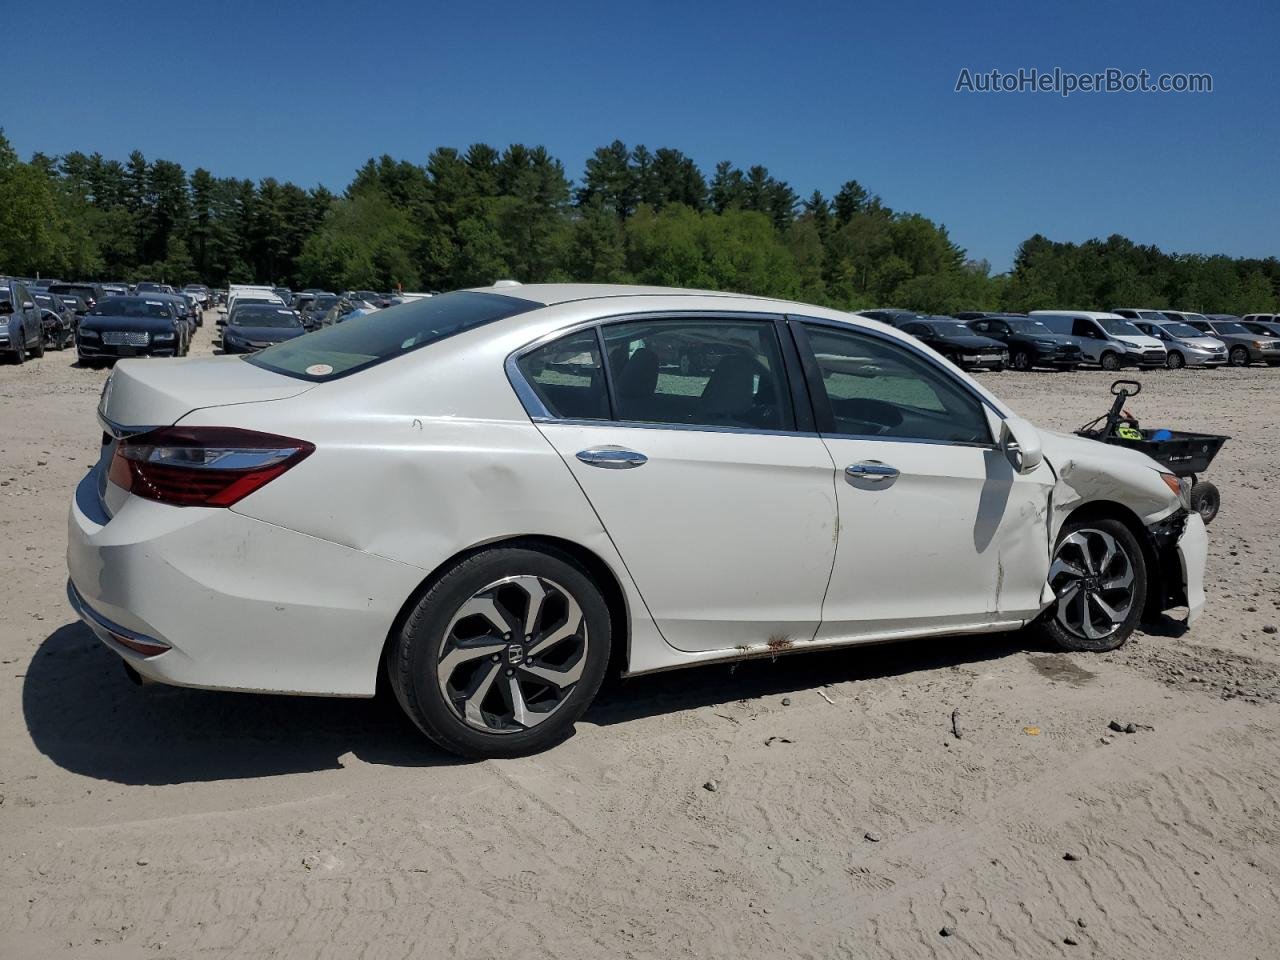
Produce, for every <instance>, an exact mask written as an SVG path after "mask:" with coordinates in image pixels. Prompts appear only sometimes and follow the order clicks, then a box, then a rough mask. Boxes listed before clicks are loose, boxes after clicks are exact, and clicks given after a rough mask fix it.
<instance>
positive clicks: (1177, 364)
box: [1164, 350, 1187, 370]
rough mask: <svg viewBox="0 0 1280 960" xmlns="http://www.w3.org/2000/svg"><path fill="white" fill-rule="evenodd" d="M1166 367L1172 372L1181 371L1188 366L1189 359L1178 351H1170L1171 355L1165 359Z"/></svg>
mask: <svg viewBox="0 0 1280 960" xmlns="http://www.w3.org/2000/svg"><path fill="white" fill-rule="evenodd" d="M1164 365H1165V366H1166V367H1168V368H1169V369H1170V370H1181V369H1182V368H1183V367H1185V366H1186V365H1187V359H1186V357H1184V356H1183V355H1182V354H1181V353H1179V352H1178V351H1177V350H1170V351H1169V355H1168V356H1167V357H1165V358H1164Z"/></svg>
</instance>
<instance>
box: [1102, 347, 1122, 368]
mask: <svg viewBox="0 0 1280 960" xmlns="http://www.w3.org/2000/svg"><path fill="white" fill-rule="evenodd" d="M1099 363H1100V364H1101V365H1102V369H1103V370H1119V369H1120V355H1119V354H1117V353H1112V352H1111V351H1110V350H1108V351H1107V352H1106V353H1104V354H1103V355H1102V359H1101V360H1100V361H1099Z"/></svg>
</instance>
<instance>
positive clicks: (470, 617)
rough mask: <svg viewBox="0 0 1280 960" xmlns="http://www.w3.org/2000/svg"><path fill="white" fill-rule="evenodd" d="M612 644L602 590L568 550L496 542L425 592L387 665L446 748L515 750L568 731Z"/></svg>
mask: <svg viewBox="0 0 1280 960" xmlns="http://www.w3.org/2000/svg"><path fill="white" fill-rule="evenodd" d="M535 605H536V607H535ZM468 609H470V610H471V612H470V613H468V612H467V610H468ZM531 624H532V630H531V631H530V632H526V631H527V630H528V629H529V627H530V625H531ZM557 637H558V639H553V638H557ZM548 641H550V643H548ZM609 645H610V622H609V609H608V606H607V605H606V603H605V600H604V596H603V595H602V594H601V592H600V590H599V588H598V587H597V586H596V585H595V583H594V582H593V581H592V580H591V578H590V576H589V575H588V574H587V573H586V571H585V570H583V569H582V568H581V567H580V566H579V565H578V564H577V562H576V561H574V560H573V558H572V557H570V556H569V555H567V554H563V553H560V552H559V551H555V550H551V549H543V548H541V547H539V548H537V549H534V548H530V547H498V548H495V549H490V550H484V551H482V552H480V553H477V554H475V555H474V556H471V557H469V558H467V559H465V560H463V561H461V562H460V563H458V564H457V565H456V566H454V567H453V568H452V569H451V570H449V571H448V572H447V573H445V574H444V575H443V576H442V577H441V578H440V579H439V580H437V581H436V582H435V583H434V584H432V585H431V587H430V588H429V589H428V590H427V591H426V593H425V594H423V596H422V598H421V599H420V600H419V601H418V602H417V604H416V605H415V606H414V608H413V610H412V611H411V613H410V614H409V616H408V618H407V619H406V621H405V623H404V626H403V627H402V628H401V630H400V632H399V633H398V634H397V635H396V637H395V638H394V640H393V642H392V644H391V645H390V647H389V648H388V651H387V674H388V677H389V679H390V682H391V688H392V690H394V691H395V695H396V699H397V700H398V701H399V702H400V706H401V707H402V708H403V709H404V711H405V713H407V714H408V715H409V718H410V719H411V720H413V722H414V723H415V724H416V725H417V726H418V728H419V729H420V730H421V731H422V732H423V733H425V734H426V735H427V736H428V737H429V738H430V739H431V740H432V741H434V742H435V743H436V744H437V745H439V746H440V747H442V748H444V749H445V750H448V751H450V752H452V753H456V754H459V755H461V756H464V757H470V758H475V759H483V758H489V757H516V756H523V755H526V754H530V753H536V752H538V751H540V750H545V749H547V748H548V747H550V746H553V745H554V744H556V743H559V742H560V741H561V740H563V739H565V737H567V736H568V735H569V734H570V733H572V731H573V725H574V723H575V722H576V721H577V719H578V718H579V717H580V716H581V715H582V713H583V711H585V710H586V709H587V707H588V706H589V705H590V703H591V701H592V699H594V697H595V695H596V691H597V690H599V688H600V683H601V681H603V679H604V674H605V669H606V667H607V666H608V663H609Z"/></svg>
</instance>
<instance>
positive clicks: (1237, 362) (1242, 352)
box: [1227, 347, 1249, 367]
mask: <svg viewBox="0 0 1280 960" xmlns="http://www.w3.org/2000/svg"><path fill="white" fill-rule="evenodd" d="M1227 363H1229V364H1231V365H1232V366H1233V367H1247V366H1248V365H1249V350H1248V348H1246V347H1232V348H1231V352H1230V353H1229V354H1227Z"/></svg>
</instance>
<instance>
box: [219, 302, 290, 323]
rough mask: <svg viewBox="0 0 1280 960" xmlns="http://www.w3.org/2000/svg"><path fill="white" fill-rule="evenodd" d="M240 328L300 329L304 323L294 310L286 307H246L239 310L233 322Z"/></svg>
mask: <svg viewBox="0 0 1280 960" xmlns="http://www.w3.org/2000/svg"><path fill="white" fill-rule="evenodd" d="M231 322H232V323H233V324H234V325H236V326H240V327H300V326H302V321H301V320H299V319H298V315H297V314H296V313H294V312H293V311H292V310H289V309H286V308H285V307H254V306H249V307H244V308H237V309H236V313H235V317H234V318H233V319H232V321H231Z"/></svg>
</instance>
